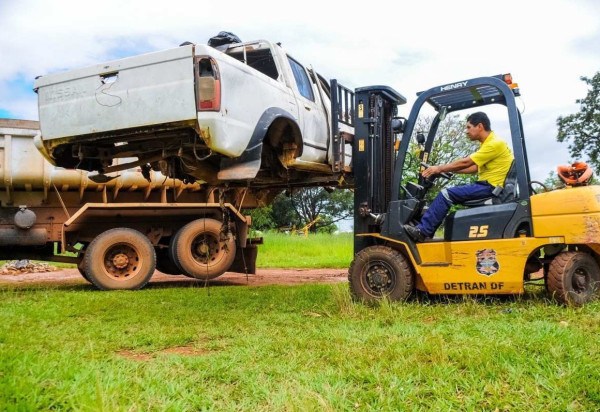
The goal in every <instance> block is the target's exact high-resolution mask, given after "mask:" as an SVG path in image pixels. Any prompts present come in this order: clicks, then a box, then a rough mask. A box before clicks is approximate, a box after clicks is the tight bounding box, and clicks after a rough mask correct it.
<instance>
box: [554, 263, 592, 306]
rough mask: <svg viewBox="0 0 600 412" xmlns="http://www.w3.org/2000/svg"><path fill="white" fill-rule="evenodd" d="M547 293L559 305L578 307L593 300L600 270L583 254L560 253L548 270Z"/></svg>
mask: <svg viewBox="0 0 600 412" xmlns="http://www.w3.org/2000/svg"><path fill="white" fill-rule="evenodd" d="M547 286H548V292H549V293H550V295H551V296H552V297H553V298H554V299H555V300H557V301H558V302H560V303H564V304H566V305H573V306H579V305H583V304H584V303H587V302H590V301H592V300H594V299H595V298H596V297H597V296H598V291H599V290H600V287H599V286H600V268H599V267H598V263H597V262H596V260H595V259H594V258H593V257H592V256H591V255H590V254H588V253H584V252H562V253H559V254H558V255H556V257H555V258H554V259H552V262H550V268H549V269H548V284H547Z"/></svg>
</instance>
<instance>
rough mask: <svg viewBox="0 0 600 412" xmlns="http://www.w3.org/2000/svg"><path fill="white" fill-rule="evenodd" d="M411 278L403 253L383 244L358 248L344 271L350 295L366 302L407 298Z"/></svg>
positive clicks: (412, 281)
mask: <svg viewBox="0 0 600 412" xmlns="http://www.w3.org/2000/svg"><path fill="white" fill-rule="evenodd" d="M414 278H415V277H414V274H413V270H412V268H411V267H410V264H409V262H408V260H407V259H406V258H405V257H404V255H403V254H402V253H400V252H398V251H397V250H395V249H392V248H390V247H387V246H370V247H367V248H365V249H363V250H361V251H360V252H358V253H357V254H356V256H355V257H354V260H353V261H352V264H351V265H350V269H349V270H348V281H349V283H350V292H351V293H352V296H353V297H354V298H355V299H357V300H360V301H363V302H366V303H373V302H376V301H378V300H382V299H389V300H391V301H399V300H406V299H408V297H409V296H410V294H411V293H412V291H413V289H414Z"/></svg>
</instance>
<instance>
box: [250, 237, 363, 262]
mask: <svg viewBox="0 0 600 412" xmlns="http://www.w3.org/2000/svg"><path fill="white" fill-rule="evenodd" d="M263 237H264V244H263V245H260V246H259V247H258V259H257V267H259V268H345V267H348V266H350V262H351V261H352V258H353V247H354V246H353V239H354V237H353V234H352V233H340V234H337V235H328V234H324V233H317V234H309V235H308V236H307V237H304V236H303V235H300V236H290V235H286V234H282V233H270V232H269V233H265V234H264V235H263Z"/></svg>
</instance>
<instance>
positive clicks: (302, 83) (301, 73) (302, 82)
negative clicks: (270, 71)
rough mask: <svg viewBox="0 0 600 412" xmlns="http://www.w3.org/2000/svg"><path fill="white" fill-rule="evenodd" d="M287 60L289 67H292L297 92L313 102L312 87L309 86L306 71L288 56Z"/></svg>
mask: <svg viewBox="0 0 600 412" xmlns="http://www.w3.org/2000/svg"><path fill="white" fill-rule="evenodd" d="M288 60H289V62H290V66H291V67H292V72H293V73H294V78H295V79H296V84H297V85H298V91H300V94H301V95H302V96H304V97H306V98H307V99H308V100H312V101H313V102H314V101H315V96H314V95H313V91H312V87H311V85H310V80H309V79H308V75H307V74H306V70H304V67H302V65H301V64H300V63H298V62H297V61H296V60H294V59H292V58H291V57H290V56H288Z"/></svg>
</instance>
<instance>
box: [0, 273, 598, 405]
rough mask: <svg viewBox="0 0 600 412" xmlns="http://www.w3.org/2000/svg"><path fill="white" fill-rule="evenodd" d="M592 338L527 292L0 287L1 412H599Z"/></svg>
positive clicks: (577, 319)
mask: <svg viewBox="0 0 600 412" xmlns="http://www.w3.org/2000/svg"><path fill="white" fill-rule="evenodd" d="M599 324H600V303H593V304H589V305H587V306H584V307H581V308H565V307H562V306H557V305H556V304H554V303H552V302H548V301H546V300H545V299H544V297H543V295H540V294H537V293H534V292H528V294H526V295H525V296H524V297H520V298H513V299H506V298H505V299H489V298H488V299H486V300H474V299H471V298H464V299H463V298H457V299H451V300H450V299H427V298H423V297H420V298H419V299H417V300H412V301H410V302H408V303H403V304H390V303H388V302H383V303H382V304H380V305H378V306H374V307H369V306H365V305H361V304H356V303H353V302H352V301H351V300H350V298H349V296H348V292H347V285H345V284H342V285H304V286H296V287H283V286H280V287H275V286H268V287H245V286H236V287H211V288H209V289H205V288H198V287H166V286H165V285H162V286H161V285H160V284H154V285H150V286H149V287H148V288H146V289H144V290H141V291H136V292H127V291H120V292H117V291H114V292H98V291H95V290H94V289H92V288H91V287H89V286H86V285H77V286H73V285H71V286H62V287H54V288H48V287H43V286H35V287H31V286H30V287H14V286H11V287H3V289H2V290H1V291H0V410H81V411H198V410H216V411H317V410H318V411H355V410H359V411H388V410H410V411H413V410H414V411H430V410H435V411H438V410H441V411H450V410H467V411H482V410H485V411H487V410H489V411H523V410H527V411H591V410H599V409H600V385H599V384H598V382H599V381H600V353H599V349H598V342H599V340H600V328H599V327H598V326H599Z"/></svg>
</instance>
